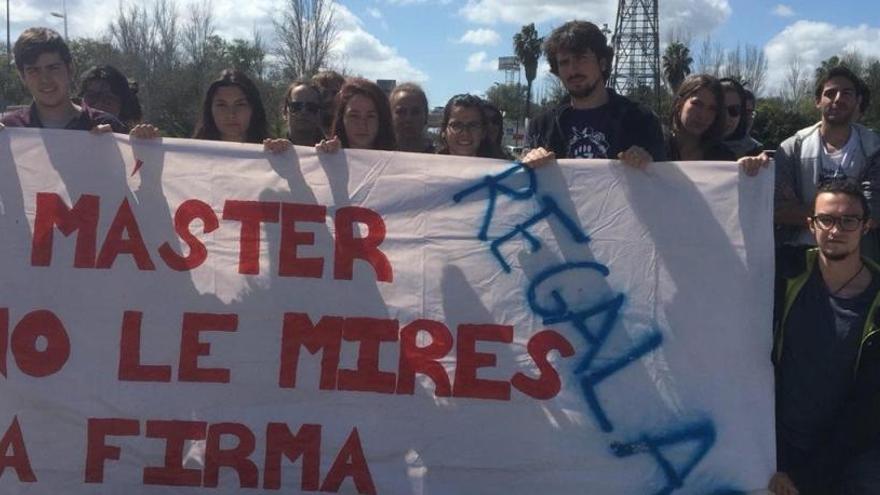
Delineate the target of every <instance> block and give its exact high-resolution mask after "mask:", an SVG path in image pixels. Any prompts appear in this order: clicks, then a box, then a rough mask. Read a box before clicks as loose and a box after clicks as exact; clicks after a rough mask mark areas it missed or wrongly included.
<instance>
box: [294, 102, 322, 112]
mask: <svg viewBox="0 0 880 495" xmlns="http://www.w3.org/2000/svg"><path fill="white" fill-rule="evenodd" d="M287 110H289V111H290V113H299V112H302V111H303V110H305V111H307V112H310V113H318V112H319V111H320V110H321V105H319V104H317V103H315V102H313V101H291V102H290V103H288V104H287Z"/></svg>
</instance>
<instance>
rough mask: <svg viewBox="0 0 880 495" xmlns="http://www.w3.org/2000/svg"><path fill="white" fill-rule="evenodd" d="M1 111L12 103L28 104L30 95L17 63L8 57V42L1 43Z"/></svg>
mask: <svg viewBox="0 0 880 495" xmlns="http://www.w3.org/2000/svg"><path fill="white" fill-rule="evenodd" d="M0 52H2V53H0V112H2V111H4V110H5V109H6V107H8V106H10V105H27V104H29V103H30V101H31V97H30V95H29V94H28V93H27V90H25V88H24V85H22V84H21V80H20V79H19V78H18V71H17V70H16V69H15V65H12V64H11V62H10V61H9V60H8V59H7V58H6V43H0Z"/></svg>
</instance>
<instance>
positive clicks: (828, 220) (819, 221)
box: [810, 214, 865, 232]
mask: <svg viewBox="0 0 880 495" xmlns="http://www.w3.org/2000/svg"><path fill="white" fill-rule="evenodd" d="M810 220H812V222H813V225H815V226H816V227H819V228H820V229H822V230H831V229H833V228H834V226H835V225H837V226H838V227H840V230H843V231H846V232H852V231H853V230H858V229H859V227H861V226H862V222H863V221H864V220H865V219H864V218H862V217H859V216H855V215H843V216H840V217H836V216H834V215H826V214H820V215H813V216H812V217H810Z"/></svg>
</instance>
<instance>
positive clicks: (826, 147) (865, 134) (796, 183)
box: [774, 66, 880, 260]
mask: <svg viewBox="0 0 880 495" xmlns="http://www.w3.org/2000/svg"><path fill="white" fill-rule="evenodd" d="M864 87H865V85H864V83H863V82H862V81H861V79H859V77H858V76H856V75H855V74H854V73H853V72H852V71H851V70H849V69H847V68H846V67H840V66H838V67H834V68H832V69H830V70H829V71H827V72H826V73H825V75H824V76H823V77H821V78H820V79H819V80H818V81H817V84H816V88H815V99H816V108H817V109H819V111H820V112H821V114H822V120H821V121H820V122H818V123H817V124H815V125H813V126H810V127H808V128H806V129H802V130H800V131H798V132H797V133H796V134H795V135H794V136H792V137H790V138H788V139H786V140H785V141H784V142H783V143H782V144H781V145H780V146H779V149H778V150H777V151H776V155H775V162H776V197H775V203H776V204H775V212H774V221H775V223H776V225H777V242H778V243H779V244H780V245H782V246H783V247H782V248H781V250H780V251H781V254H782V255H783V256H790V255H792V254H793V253H796V252H797V251H799V250H803V249H804V248H805V247H806V246H814V245H815V240H814V239H813V236H812V235H811V233H810V232H809V231H808V230H807V229H806V228H805V227H804V224H803V218H804V217H805V216H808V215H809V214H810V208H809V203H808V202H809V200H810V198H813V197H814V196H815V194H816V189H817V187H818V186H819V184H821V183H822V182H824V181H827V180H829V179H835V178H847V177H848V178H852V179H855V180H856V181H857V182H859V183H860V184H862V185H863V189H864V191H865V193H866V195H867V197H868V201H869V202H871V204H872V206H873V208H872V209H873V210H874V211H875V212H880V203H878V200H880V198H878V197H877V196H876V195H875V194H872V193H873V191H875V190H876V189H877V188H878V187H880V169H878V167H876V166H871V165H870V160H869V158H870V157H871V156H873V155H874V154H875V153H878V152H880V136H878V135H877V134H876V133H874V132H873V131H871V130H870V129H868V128H866V127H864V126H862V125H859V124H857V123H856V122H855V121H856V118H857V116H858V113H859V112H858V109H859V105H860V103H861V101H862V98H863V97H864V94H863V93H864V91H863V88H864ZM869 226H870V227H873V224H870V225H869ZM875 237H876V236H875V235H873V233H872V235H870V236H867V237H866V241H868V242H866V243H865V244H864V245H863V246H862V253H863V254H865V255H867V256H870V257H871V258H872V259H875V260H877V259H880V258H878V257H877V256H878V254H880V250H878V246H877V245H876V239H875Z"/></svg>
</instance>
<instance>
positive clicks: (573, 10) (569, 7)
mask: <svg viewBox="0 0 880 495" xmlns="http://www.w3.org/2000/svg"><path fill="white" fill-rule="evenodd" d="M612 3H615V4H616V2H609V1H607V0H546V1H535V0H468V1H467V3H466V4H465V5H464V6H463V7H462V8H461V9H460V10H459V13H460V14H461V15H462V16H464V18H465V19H467V20H468V21H470V22H475V23H478V24H495V23H497V22H498V21H500V22H504V23H508V24H516V25H522V24H525V23H526V22H535V23H539V22H544V21H551V20H560V21H567V20H570V19H574V18H583V15H584V13H586V12H588V13H589V14H590V19H589V20H591V21H593V22H597V23H600V24H601V23H609V24H613V21H614V14H615V8H616V6H615V5H612Z"/></svg>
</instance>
